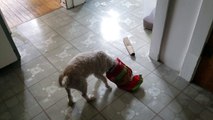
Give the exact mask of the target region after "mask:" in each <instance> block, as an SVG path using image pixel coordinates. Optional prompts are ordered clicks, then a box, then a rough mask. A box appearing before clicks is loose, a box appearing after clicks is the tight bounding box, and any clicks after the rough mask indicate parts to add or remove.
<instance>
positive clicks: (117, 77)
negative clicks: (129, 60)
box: [106, 58, 143, 92]
mask: <svg viewBox="0 0 213 120" xmlns="http://www.w3.org/2000/svg"><path fill="white" fill-rule="evenodd" d="M106 76H107V78H108V79H109V80H110V81H112V82H114V83H115V84H116V85H117V86H118V87H119V88H121V89H124V90H126V91H129V92H134V91H136V90H137V89H138V88H139V87H140V85H141V83H142V82H143V78H142V75H134V76H133V75H132V70H131V68H129V67H128V66H126V65H125V64H124V63H123V62H122V61H121V60H120V59H119V58H117V59H116V65H115V66H114V67H113V68H111V69H110V70H109V71H108V72H107V73H106Z"/></svg>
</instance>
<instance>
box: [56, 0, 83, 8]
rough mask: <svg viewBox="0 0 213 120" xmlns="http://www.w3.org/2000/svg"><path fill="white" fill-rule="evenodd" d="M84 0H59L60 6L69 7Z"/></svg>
mask: <svg viewBox="0 0 213 120" xmlns="http://www.w3.org/2000/svg"><path fill="white" fill-rule="evenodd" d="M85 1H86V0H61V2H60V3H61V6H63V7H65V8H67V9H70V8H73V7H75V6H78V5H81V4H83V3H85Z"/></svg>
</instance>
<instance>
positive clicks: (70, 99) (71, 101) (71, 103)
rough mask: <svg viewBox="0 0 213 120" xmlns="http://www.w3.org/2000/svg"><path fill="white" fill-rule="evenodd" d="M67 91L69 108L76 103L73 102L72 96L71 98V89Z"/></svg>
mask: <svg viewBox="0 0 213 120" xmlns="http://www.w3.org/2000/svg"><path fill="white" fill-rule="evenodd" d="M65 89H66V91H67V95H68V100H69V102H68V105H69V106H72V105H73V104H74V102H73V100H72V96H71V93H70V89H69V88H65Z"/></svg>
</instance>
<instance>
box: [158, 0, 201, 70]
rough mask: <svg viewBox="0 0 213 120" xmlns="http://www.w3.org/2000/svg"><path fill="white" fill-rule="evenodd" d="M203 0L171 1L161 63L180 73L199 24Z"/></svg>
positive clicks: (162, 44)
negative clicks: (198, 19)
mask: <svg viewBox="0 0 213 120" xmlns="http://www.w3.org/2000/svg"><path fill="white" fill-rule="evenodd" d="M201 3H202V1H201V0H170V2H169V8H168V13H167V19H166V26H165V32H164V35H163V39H162V43H161V51H160V61H162V62H163V63H164V64H165V65H167V66H169V67H170V68H172V69H174V70H176V71H180V70H181V68H182V64H183V61H184V58H185V55H186V53H187V50H188V47H189V43H190V41H191V36H192V33H193V31H194V27H195V25H196V22H197V17H198V13H199V10H200V7H201Z"/></svg>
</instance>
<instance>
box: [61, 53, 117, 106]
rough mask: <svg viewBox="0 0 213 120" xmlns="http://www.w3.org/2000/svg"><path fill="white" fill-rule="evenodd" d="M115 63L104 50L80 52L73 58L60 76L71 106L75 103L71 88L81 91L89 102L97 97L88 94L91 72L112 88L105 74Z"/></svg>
mask: <svg viewBox="0 0 213 120" xmlns="http://www.w3.org/2000/svg"><path fill="white" fill-rule="evenodd" d="M114 65H115V61H114V60H113V59H112V58H111V57H110V56H108V55H107V54H106V53H104V52H102V51H98V52H86V53H80V54H78V55H77V56H76V57H74V58H73V59H71V61H70V62H69V64H68V66H67V67H66V68H65V70H64V71H63V73H62V74H61V75H60V76H59V85H60V86H61V87H65V89H66V91H67V94H68V99H69V103H68V104H69V105H70V106H71V105H72V104H73V101H72V96H71V93H70V88H74V89H77V90H79V91H81V92H82V96H83V97H84V98H85V99H86V100H87V101H88V102H89V101H92V100H94V99H95V97H89V96H88V95H87V82H86V78H87V77H88V76H89V75H91V74H94V76H95V77H97V78H98V79H101V80H102V81H103V82H104V84H105V86H106V87H107V88H110V86H109V85H108V83H107V79H106V77H105V76H104V75H103V74H104V73H105V72H107V71H108V70H109V69H110V68H111V67H112V66H114Z"/></svg>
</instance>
